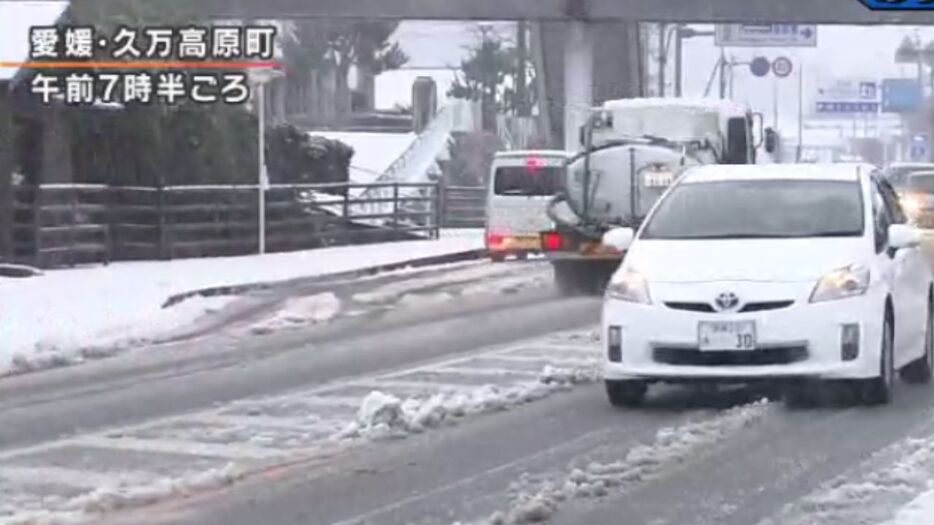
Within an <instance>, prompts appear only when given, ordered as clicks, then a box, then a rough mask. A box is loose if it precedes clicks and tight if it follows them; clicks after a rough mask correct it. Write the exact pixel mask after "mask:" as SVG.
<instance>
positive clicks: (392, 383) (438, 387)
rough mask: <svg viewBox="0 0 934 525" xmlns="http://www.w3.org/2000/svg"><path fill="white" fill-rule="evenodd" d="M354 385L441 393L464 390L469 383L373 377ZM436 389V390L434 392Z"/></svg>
mask: <svg viewBox="0 0 934 525" xmlns="http://www.w3.org/2000/svg"><path fill="white" fill-rule="evenodd" d="M352 384H353V386H367V387H370V386H373V387H377V388H375V389H374V390H378V389H379V387H383V388H399V389H405V390H419V391H421V390H424V391H425V393H426V394H440V393H442V392H455V391H458V390H462V389H463V388H464V387H465V386H469V385H459V384H452V383H444V382H438V381H421V380H419V381H404V380H401V379H398V380H397V379H391V378H386V379H372V380H368V381H357V382H354V383H352ZM433 390H434V392H433Z"/></svg>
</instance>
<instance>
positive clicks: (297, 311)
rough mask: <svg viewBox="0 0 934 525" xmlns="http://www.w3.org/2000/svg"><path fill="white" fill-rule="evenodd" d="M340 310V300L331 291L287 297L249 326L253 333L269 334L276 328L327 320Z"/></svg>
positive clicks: (293, 326) (280, 328)
mask: <svg viewBox="0 0 934 525" xmlns="http://www.w3.org/2000/svg"><path fill="white" fill-rule="evenodd" d="M340 310H341V301H340V299H338V298H337V296H336V295H334V294H333V293H332V292H325V293H320V294H315V295H311V296H308V297H295V298H292V299H289V300H288V301H286V302H285V304H284V305H283V306H282V308H280V309H279V310H278V311H276V312H275V313H273V314H272V315H271V316H269V317H267V318H265V319H262V320H260V321H257V322H256V323H254V324H253V325H252V326H251V327H250V331H251V332H252V333H254V334H269V333H272V332H275V331H277V330H282V329H284V328H285V329H287V328H296V327H300V326H307V325H312V324H317V323H323V322H325V321H329V320H331V319H333V318H334V317H336V316H337V314H338V313H340Z"/></svg>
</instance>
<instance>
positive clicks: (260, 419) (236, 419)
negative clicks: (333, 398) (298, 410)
mask: <svg viewBox="0 0 934 525" xmlns="http://www.w3.org/2000/svg"><path fill="white" fill-rule="evenodd" d="M191 420H192V421H193V422H196V423H208V424H212V425H223V426H229V427H242V428H250V429H254V428H255V429H266V428H269V429H282V430H298V431H303V432H307V431H309V430H311V431H314V430H319V429H320V430H322V431H326V430H329V429H331V428H334V427H335V426H338V425H340V424H343V422H340V423H339V422H337V421H335V420H328V419H320V418H299V417H276V416H239V415H227V414H198V415H195V416H192V417H191Z"/></svg>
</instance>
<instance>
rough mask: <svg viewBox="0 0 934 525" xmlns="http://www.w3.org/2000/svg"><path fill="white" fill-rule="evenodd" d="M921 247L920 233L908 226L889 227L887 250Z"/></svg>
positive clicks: (896, 225)
mask: <svg viewBox="0 0 934 525" xmlns="http://www.w3.org/2000/svg"><path fill="white" fill-rule="evenodd" d="M920 245H921V231H920V230H918V229H917V228H915V227H914V226H910V225H908V224H893V225H891V226H889V248H893V249H895V250H900V249H902V248H915V247H918V246H920Z"/></svg>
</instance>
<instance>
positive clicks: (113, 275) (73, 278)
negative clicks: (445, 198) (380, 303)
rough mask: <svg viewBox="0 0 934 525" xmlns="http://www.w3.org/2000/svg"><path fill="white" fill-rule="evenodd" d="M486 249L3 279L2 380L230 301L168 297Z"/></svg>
mask: <svg viewBox="0 0 934 525" xmlns="http://www.w3.org/2000/svg"><path fill="white" fill-rule="evenodd" d="M482 248H483V234H482V231H477V230H460V231H457V230H453V231H443V232H442V236H441V239H439V240H425V241H403V242H394V243H379V244H368V245H361V246H346V247H337V248H325V249H318V250H308V251H301V252H290V253H275V254H267V255H261V256H260V255H250V256H241V257H218V258H207V259H182V260H174V261H146V262H125V263H114V264H111V265H110V266H94V267H87V268H76V269H67V270H53V271H49V272H47V273H46V274H45V275H42V276H39V277H32V278H25V279H12V278H0V375H4V374H8V373H15V372H24V371H29V370H34V369H41V368H49V367H52V366H61V365H66V364H73V363H75V362H80V361H81V360H82V359H84V358H85V357H89V356H93V355H96V354H107V353H114V352H116V351H119V350H120V349H123V348H127V347H132V346H136V345H139V344H142V343H145V342H146V341H148V340H152V339H154V338H156V337H158V336H159V335H160V334H165V333H167V332H171V331H173V330H175V329H178V328H180V327H182V326H185V325H187V324H190V323H192V322H194V321H195V320H197V319H198V318H199V317H201V316H203V315H207V314H210V313H212V312H214V311H216V310H219V309H220V308H222V307H223V306H225V305H226V304H228V303H229V302H231V301H232V300H234V298H233V297H229V296H218V297H194V298H191V299H187V300H185V301H183V302H181V303H179V304H177V305H175V306H173V307H171V308H162V306H163V305H164V304H165V303H166V301H167V300H168V299H169V298H170V297H173V296H177V295H179V294H184V293H186V292H191V291H194V290H201V289H206V288H213V287H221V286H239V285H246V284H254V283H270V282H277V281H287V280H291V279H298V278H303V277H316V276H323V275H328V274H333V273H342V272H349V271H356V270H363V269H367V268H371V267H374V266H384V265H388V264H394V263H404V262H406V261H410V260H415V259H422V258H426V257H437V256H442V255H450V254H457V253H462V252H467V251H471V250H479V249H482Z"/></svg>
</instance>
